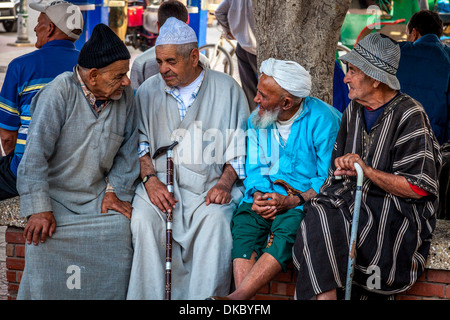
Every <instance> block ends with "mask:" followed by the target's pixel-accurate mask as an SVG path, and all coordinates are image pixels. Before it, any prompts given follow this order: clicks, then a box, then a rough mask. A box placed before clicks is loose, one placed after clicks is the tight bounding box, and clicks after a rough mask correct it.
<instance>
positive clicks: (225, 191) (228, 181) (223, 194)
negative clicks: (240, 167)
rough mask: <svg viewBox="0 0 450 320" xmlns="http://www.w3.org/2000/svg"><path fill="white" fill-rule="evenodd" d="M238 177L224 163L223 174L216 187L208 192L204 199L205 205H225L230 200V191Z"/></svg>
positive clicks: (231, 168)
mask: <svg viewBox="0 0 450 320" xmlns="http://www.w3.org/2000/svg"><path fill="white" fill-rule="evenodd" d="M237 178H238V176H237V174H236V171H234V169H233V167H232V166H231V164H229V163H226V164H225V165H224V166H223V172H222V175H221V176H220V179H219V181H217V183H216V185H215V186H214V187H212V188H211V190H209V191H208V193H207V194H206V197H205V201H206V205H207V206H208V205H209V204H210V203H216V204H226V203H228V202H230V200H231V190H232V189H233V185H234V182H235V181H236V180H237Z"/></svg>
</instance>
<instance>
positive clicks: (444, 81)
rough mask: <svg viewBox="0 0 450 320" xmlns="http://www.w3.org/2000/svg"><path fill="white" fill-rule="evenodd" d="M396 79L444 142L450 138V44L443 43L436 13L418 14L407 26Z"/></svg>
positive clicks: (427, 11) (440, 140) (439, 19)
mask: <svg viewBox="0 0 450 320" xmlns="http://www.w3.org/2000/svg"><path fill="white" fill-rule="evenodd" d="M406 32H407V40H408V41H406V42H399V43H398V44H399V45H400V49H401V56H400V64H399V66H398V71H397V78H398V80H399V82H400V85H401V90H402V92H403V93H406V94H408V95H409V96H411V97H412V98H414V99H415V100H417V101H419V102H420V103H421V104H422V106H423V107H424V109H425V112H426V113H427V115H428V118H429V119H430V123H431V126H432V128H433V132H434V134H435V136H436V138H437V140H438V142H439V143H440V144H441V145H442V144H443V143H444V142H447V141H448V140H449V139H450V133H449V120H450V47H449V46H447V45H445V44H443V43H442V42H441V41H440V40H439V38H440V37H441V36H442V32H443V24H442V20H441V18H440V17H439V15H438V14H437V13H436V12H433V11H429V10H422V11H419V12H417V13H415V14H414V15H413V16H412V17H411V19H410V21H409V22H408V26H407V29H406Z"/></svg>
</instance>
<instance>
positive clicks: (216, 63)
mask: <svg viewBox="0 0 450 320" xmlns="http://www.w3.org/2000/svg"><path fill="white" fill-rule="evenodd" d="M198 50H199V51H200V53H202V54H204V55H205V56H206V57H207V58H208V60H209V68H210V69H213V70H216V71H220V72H224V73H227V74H229V75H232V74H233V60H232V59H231V56H230V54H229V53H228V51H227V50H225V49H224V48H223V47H222V46H220V45H215V44H205V45H203V46H201V47H200V48H199V49H198Z"/></svg>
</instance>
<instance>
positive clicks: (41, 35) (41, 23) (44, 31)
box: [34, 13, 51, 49]
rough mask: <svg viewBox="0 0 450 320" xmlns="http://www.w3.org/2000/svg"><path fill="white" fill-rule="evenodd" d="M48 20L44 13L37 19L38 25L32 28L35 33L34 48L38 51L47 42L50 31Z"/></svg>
mask: <svg viewBox="0 0 450 320" xmlns="http://www.w3.org/2000/svg"><path fill="white" fill-rule="evenodd" d="M50 23H51V21H50V19H49V18H48V17H47V15H46V14H45V13H41V14H40V15H39V17H38V23H37V25H36V27H34V32H35V33H36V37H37V40H36V44H35V46H36V48H38V49H40V48H41V47H42V46H43V45H44V44H46V43H47V42H48V32H49V30H50Z"/></svg>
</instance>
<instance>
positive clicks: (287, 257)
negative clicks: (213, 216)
mask: <svg viewBox="0 0 450 320" xmlns="http://www.w3.org/2000/svg"><path fill="white" fill-rule="evenodd" d="M303 217H304V214H303V211H302V210H299V209H290V210H288V211H286V212H285V213H283V214H279V215H277V216H276V217H275V219H274V220H267V219H264V218H262V217H261V216H260V215H258V214H257V213H255V212H254V211H253V210H252V204H251V203H246V202H243V203H242V204H241V205H240V206H239V207H238V208H237V209H236V211H235V212H234V214H233V218H232V220H231V233H232V235H233V249H232V250H231V257H232V259H236V258H243V259H250V257H251V255H252V253H253V252H256V254H257V258H258V257H260V256H261V255H262V254H263V253H264V252H267V253H269V254H270V255H271V256H273V257H274V258H275V259H276V260H277V261H278V262H279V263H280V265H281V267H282V269H283V271H284V272H285V271H286V267H287V265H288V264H289V262H291V261H292V246H293V245H294V241H295V236H296V235H297V229H298V228H299V226H300V222H301V221H302V219H303ZM271 234H273V239H272V241H271V244H270V242H269V244H270V245H269V244H268V238H269V236H270V235H271Z"/></svg>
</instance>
